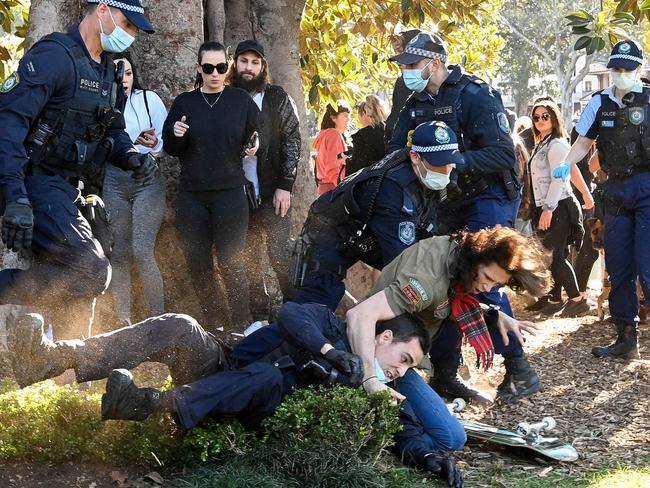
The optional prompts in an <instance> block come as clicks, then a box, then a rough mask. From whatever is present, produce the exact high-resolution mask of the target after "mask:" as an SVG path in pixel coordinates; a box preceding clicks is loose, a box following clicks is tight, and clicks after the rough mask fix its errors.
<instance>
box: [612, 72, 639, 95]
mask: <svg viewBox="0 0 650 488" xmlns="http://www.w3.org/2000/svg"><path fill="white" fill-rule="evenodd" d="M610 75H611V78H612V84H613V85H614V86H615V87H616V88H618V89H619V90H621V91H625V92H629V91H630V90H631V89H632V88H633V87H634V84H635V83H636V71H625V72H616V71H612V72H611V73H610Z"/></svg>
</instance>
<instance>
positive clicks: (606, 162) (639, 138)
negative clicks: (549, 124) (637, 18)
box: [553, 40, 650, 359]
mask: <svg viewBox="0 0 650 488" xmlns="http://www.w3.org/2000/svg"><path fill="white" fill-rule="evenodd" d="M642 66H643V53H642V51H641V48H640V47H639V45H638V44H637V43H636V42H634V41H632V40H625V41H620V42H618V43H616V45H615V46H614V48H613V49H612V53H611V56H610V57H609V62H608V64H607V67H608V68H609V69H610V77H611V80H612V85H610V86H609V87H607V88H605V89H604V90H602V91H599V92H596V93H595V94H594V96H593V97H592V99H591V100H590V101H589V103H588V104H587V106H586V107H585V109H584V111H583V112H582V115H581V117H580V120H578V123H577V125H576V130H577V132H578V134H579V136H578V138H577V139H576V141H575V142H574V143H573V146H571V150H570V151H569V154H568V155H567V157H566V160H565V162H564V163H563V164H562V165H560V166H559V167H558V168H556V169H555V170H554V171H553V176H554V177H556V178H564V179H567V178H568V177H569V174H570V170H571V165H573V164H576V163H577V162H578V161H580V160H581V159H582V158H584V157H585V156H586V155H587V153H588V151H589V149H590V148H591V146H592V144H593V142H594V140H596V148H597V149H598V155H599V157H600V167H601V169H602V170H603V171H604V172H605V173H607V177H608V179H607V181H606V182H605V183H604V184H603V186H602V188H603V190H604V213H605V222H604V223H605V264H606V266H607V272H608V273H609V281H610V282H611V286H612V288H611V291H610V294H609V309H610V312H611V315H612V319H613V321H614V325H615V326H616V333H617V337H616V341H615V342H613V343H612V344H609V345H607V346H598V347H594V348H593V349H592V350H591V353H592V354H593V355H594V356H596V357H599V358H603V357H611V358H623V359H636V358H639V348H638V341H637V330H638V324H639V316H638V314H639V301H638V297H637V288H636V283H637V278H638V279H639V281H640V282H641V286H642V288H643V293H644V296H645V297H646V302H647V300H648V297H650V246H648V240H650V121H649V120H648V117H649V116H650V112H649V111H648V102H649V97H650V86H648V85H645V84H642V83H641V81H640V79H639V78H640V76H641V71H642Z"/></svg>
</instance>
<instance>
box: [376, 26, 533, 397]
mask: <svg viewBox="0 0 650 488" xmlns="http://www.w3.org/2000/svg"><path fill="white" fill-rule="evenodd" d="M391 60H392V61H395V62H397V63H399V64H400V65H401V66H402V76H403V77H404V83H405V84H406V86H407V87H408V88H410V89H411V90H413V91H414V93H413V95H412V96H411V98H409V100H408V101H407V102H406V105H405V106H404V108H403V109H402V111H401V113H400V115H399V119H398V121H397V124H396V126H395V130H394V131H393V137H392V140H391V142H390V143H389V144H388V147H387V150H388V151H393V150H395V149H398V148H400V147H403V146H404V144H405V143H406V135H407V133H408V131H409V130H411V129H413V128H414V127H415V126H416V125H418V124H420V123H422V122H423V121H427V120H442V121H444V122H445V123H446V124H447V125H448V126H449V127H451V128H452V129H453V130H454V132H456V134H457V136H458V139H459V146H460V152H461V155H462V161H461V163H460V164H457V165H456V169H455V171H454V173H452V182H453V183H452V184H451V185H450V186H449V187H448V188H447V189H446V191H444V192H443V195H442V196H441V202H440V205H439V206H438V210H437V221H438V233H439V234H447V233H450V232H454V231H458V230H462V229H468V230H470V231H477V230H480V229H484V228H487V227H493V226H495V225H498V224H500V225H504V226H508V227H514V223H515V217H516V215H517V210H518V208H519V202H520V200H521V197H520V184H519V181H518V177H517V174H516V173H515V168H516V162H515V161H516V158H515V150H514V145H513V141H512V138H511V136H510V129H509V126H508V119H507V116H506V114H505V110H504V108H503V103H502V102H501V96H500V95H499V93H498V92H497V91H495V90H494V89H492V88H491V87H490V86H489V85H488V84H487V83H485V82H484V81H482V80H481V79H479V78H477V77H476V76H473V75H469V74H466V73H464V72H463V70H462V69H461V67H460V66H455V65H452V66H445V61H446V60H447V48H446V46H445V43H444V42H443V41H442V39H440V37H438V36H437V35H435V34H432V33H429V32H421V33H420V34H418V35H417V36H416V37H414V38H413V39H411V41H410V42H409V43H408V44H407V45H406V47H405V48H404V51H403V52H402V53H400V54H398V55H396V56H393V57H392V58H391ZM479 300H481V301H483V302H485V303H487V304H492V305H494V306H497V307H499V308H500V309H501V310H502V311H503V312H505V313H507V314H508V315H512V309H511V307H510V303H509V301H508V299H507V297H506V295H505V294H504V293H503V291H502V290H499V289H495V290H492V291H491V292H488V293H482V294H481V295H480V296H479ZM434 342H435V344H436V345H435V346H434V347H435V350H436V351H437V353H436V355H435V358H434V361H433V362H434V368H435V369H437V371H438V373H436V375H435V378H436V381H435V383H434V387H435V388H436V389H437V391H438V392H439V393H440V394H442V395H446V396H450V397H457V396H458V397H463V398H467V399H474V400H478V401H482V402H484V401H486V399H485V398H483V397H481V396H480V395H479V394H478V393H477V392H475V391H474V390H471V389H469V388H467V387H466V386H465V385H464V384H463V383H462V382H461V381H460V380H459V379H458V377H457V375H456V372H457V369H458V363H459V362H460V351H458V349H457V347H456V344H459V343H460V341H459V338H458V331H457V328H456V327H453V325H452V324H447V325H446V326H445V327H443V329H442V331H441V333H440V335H439V336H438V338H437V339H436V340H435V341H434ZM514 342H515V341H511V345H510V346H508V347H506V346H505V345H503V344H500V345H499V347H497V350H504V351H506V352H504V353H503V355H504V358H505V359H506V361H505V365H506V375H507V378H509V379H510V380H512V381H507V382H506V383H507V384H509V385H510V386H511V388H510V389H509V390H510V391H508V392H505V391H504V392H500V393H502V394H503V395H504V396H507V397H508V398H510V399H514V398H518V397H520V396H523V395H528V394H531V393H534V392H537V391H539V390H540V389H541V383H540V381H539V378H538V377H537V375H536V374H535V372H534V371H533V370H532V369H531V368H530V365H529V364H528V362H527V360H526V358H525V356H524V354H523V350H522V349H521V346H520V345H519V344H514ZM501 346H503V347H501ZM440 351H448V353H449V354H448V355H447V357H445V356H444V355H442V354H440ZM441 372H444V374H441Z"/></svg>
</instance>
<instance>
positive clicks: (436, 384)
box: [429, 369, 492, 405]
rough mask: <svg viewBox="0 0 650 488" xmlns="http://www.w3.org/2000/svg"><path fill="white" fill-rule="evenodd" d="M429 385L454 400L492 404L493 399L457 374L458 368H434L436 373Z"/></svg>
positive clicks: (443, 395) (442, 395) (439, 393)
mask: <svg viewBox="0 0 650 488" xmlns="http://www.w3.org/2000/svg"><path fill="white" fill-rule="evenodd" d="M429 386H431V388H433V389H434V390H436V393H438V395H440V396H441V397H443V398H447V399H449V400H453V399H455V398H462V399H463V400H465V401H466V402H468V403H470V402H471V403H477V404H479V405H490V404H492V400H490V399H489V398H487V397H484V396H483V395H481V394H480V393H479V392H478V391H476V390H473V389H472V388H470V387H469V386H467V385H466V384H465V383H464V382H463V380H461V379H460V378H459V377H458V375H457V374H456V370H455V369H454V370H446V369H443V370H434V375H433V378H431V380H429Z"/></svg>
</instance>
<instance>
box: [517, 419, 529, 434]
mask: <svg viewBox="0 0 650 488" xmlns="http://www.w3.org/2000/svg"><path fill="white" fill-rule="evenodd" d="M529 432H530V424H529V423H528V422H519V423H518V424H517V434H521V435H523V436H526V435H528V433H529Z"/></svg>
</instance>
